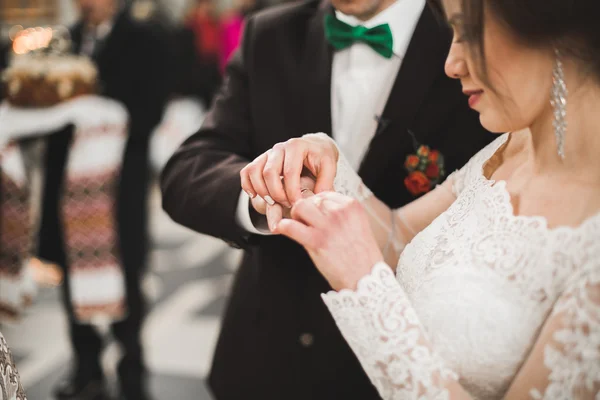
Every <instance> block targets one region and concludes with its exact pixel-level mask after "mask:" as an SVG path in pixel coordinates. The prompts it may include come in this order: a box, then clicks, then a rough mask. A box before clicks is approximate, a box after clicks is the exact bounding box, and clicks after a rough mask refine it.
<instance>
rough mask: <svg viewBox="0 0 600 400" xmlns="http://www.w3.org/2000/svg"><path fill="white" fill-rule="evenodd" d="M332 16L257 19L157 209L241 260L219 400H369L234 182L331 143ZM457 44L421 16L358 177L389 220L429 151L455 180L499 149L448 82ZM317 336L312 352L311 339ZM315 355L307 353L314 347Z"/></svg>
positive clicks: (311, 292)
mask: <svg viewBox="0 0 600 400" xmlns="http://www.w3.org/2000/svg"><path fill="white" fill-rule="evenodd" d="M330 12H332V9H331V6H330V5H329V4H328V3H318V2H317V1H309V2H303V3H296V4H290V5H284V6H281V7H276V8H273V9H268V10H266V11H264V12H261V13H258V14H256V15H255V16H253V17H251V18H250V19H249V20H248V22H247V25H246V28H245V35H244V38H243V43H242V45H241V49H240V51H238V52H237V54H235V55H234V57H233V59H232V61H231V62H230V64H229V66H228V69H227V76H226V78H225V82H224V85H223V87H222V88H221V91H220V93H219V94H218V95H217V97H216V100H215V103H214V105H213V107H212V109H211V110H210V112H209V114H208V116H207V117H206V120H205V122H204V125H203V127H202V128H201V129H200V131H199V132H198V133H196V134H195V135H194V136H192V137H191V138H190V139H189V140H187V141H186V142H185V143H184V144H183V145H182V146H181V148H180V149H179V150H178V151H177V152H176V154H175V155H174V156H173V158H172V159H171V160H170V162H169V163H168V165H167V166H166V168H165V170H164V172H163V176H162V190H163V206H164V208H165V210H166V211H167V212H168V213H169V214H170V215H171V217H172V218H173V219H174V220H175V221H177V222H179V223H181V224H183V225H185V226H187V227H190V228H192V229H194V230H196V231H198V232H203V233H206V234H209V235H213V236H216V237H220V238H223V239H224V240H226V241H228V242H229V243H232V244H234V245H236V246H239V247H243V248H244V249H245V250H246V251H245V256H244V259H243V262H242V265H241V267H240V269H239V271H238V273H237V276H236V279H235V283H234V287H233V291H232V297H231V299H230V301H229V305H228V308H227V311H226V315H225V318H224V321H223V328H222V332H221V336H220V338H219V342H218V345H217V349H216V354H215V359H214V363H213V367H212V372H211V376H210V384H211V387H212V389H213V391H214V392H215V394H216V397H217V399H219V400H224V399H227V400H228V399H242V398H244V399H245V398H248V399H250V398H251V399H288V400H289V399H302V400H305V399H324V400H325V399H327V400H331V399H361V400H366V399H375V398H378V396H377V394H376V391H375V389H374V388H373V386H372V385H371V384H370V382H369V380H368V378H367V377H366V376H365V374H364V372H363V371H362V369H361V367H360V365H359V364H358V362H357V360H356V358H355V356H354V355H353V353H352V352H351V350H350V349H349V347H348V346H347V344H346V343H345V341H344V339H343V338H342V336H341V335H340V333H339V331H338V329H337V327H336V326H335V324H334V322H333V320H332V318H331V316H330V314H329V313H328V311H327V310H326V308H325V306H324V304H323V302H322V300H321V298H320V294H321V293H323V292H326V291H327V290H329V286H328V284H327V283H326V281H325V280H324V279H323V278H322V277H321V276H320V274H319V272H318V271H317V270H316V269H315V267H314V265H313V264H312V263H311V261H310V259H309V257H308V256H307V254H306V253H305V252H304V250H303V249H302V248H301V247H300V246H299V245H297V244H296V243H294V242H292V241H290V240H288V239H286V238H284V237H280V236H254V235H249V234H248V232H246V231H245V230H243V229H242V228H240V226H239V225H238V223H237V222H236V218H235V215H236V205H237V202H238V197H239V194H240V177H239V172H240V170H241V169H242V168H243V167H244V166H245V165H246V164H247V163H248V161H249V160H252V159H253V158H255V157H256V156H258V155H260V154H261V153H262V152H264V151H266V150H267V149H269V148H271V147H272V146H273V145H274V144H275V143H277V142H281V141H285V140H287V139H289V138H292V137H298V136H301V135H303V134H305V133H310V132H320V131H322V132H331V112H330V86H331V61H332V49H331V47H330V46H329V45H328V43H327V42H326V40H325V36H324V28H323V19H324V16H325V14H326V13H330ZM450 39H451V38H450V33H449V31H448V30H447V28H445V27H444V26H442V25H440V24H438V22H437V21H436V20H435V19H434V16H433V13H432V12H431V10H429V9H425V11H424V12H423V14H422V16H421V18H420V21H419V22H418V25H417V27H416V31H415V33H414V36H413V39H412V41H411V43H410V46H409V48H408V51H407V54H406V56H405V58H404V61H403V64H402V67H401V70H400V71H399V74H398V76H397V79H396V81H395V82H393V83H392V82H390V84H393V90H392V92H391V95H390V97H389V100H388V103H387V105H386V107H385V110H384V112H383V115H382V123H381V124H380V127H379V129H378V132H377V134H376V136H375V137H374V138H373V140H372V142H371V144H370V148H369V150H368V153H367V154H366V157H365V158H364V161H363V162H362V165H361V167H360V175H361V176H362V178H363V180H364V182H365V183H366V184H367V186H368V187H370V188H371V189H372V190H373V192H374V193H375V194H376V195H377V196H378V197H379V198H380V199H382V200H383V201H384V202H386V203H387V204H388V205H389V206H391V207H399V206H402V205H403V204H406V203H407V202H410V201H411V200H413V196H412V195H411V194H410V193H409V192H408V190H407V189H406V187H405V186H404V184H403V180H404V178H405V177H406V172H405V169H404V166H403V163H404V160H405V158H406V156H407V155H408V154H411V153H414V152H415V148H414V147H413V144H412V139H411V137H410V135H409V134H408V132H407V131H408V130H409V129H410V130H411V131H412V132H414V133H415V135H416V136H417V138H418V139H419V141H420V142H421V143H422V144H426V145H429V146H431V147H432V148H435V149H438V150H440V152H441V153H442V154H443V155H444V156H445V158H446V168H447V170H448V171H452V170H454V169H457V168H459V167H461V166H462V165H463V164H465V163H466V161H468V159H469V158H470V157H471V156H472V155H473V154H474V153H476V152H477V151H478V150H479V149H480V148H482V147H483V146H484V145H485V144H487V143H488V142H489V141H490V140H491V139H492V138H493V137H492V135H491V134H489V133H487V132H485V131H484V130H483V129H482V128H481V126H480V125H479V121H478V116H477V115H476V114H475V113H474V112H472V111H471V110H469V108H468V106H467V100H466V98H465V97H464V96H463V95H462V93H461V88H460V83H459V82H457V81H453V80H451V79H449V78H447V77H446V76H445V75H444V69H443V67H444V61H445V57H446V55H447V52H448V48H449V44H450ZM306 333H309V334H310V335H312V336H311V338H312V339H313V340H312V343H308V342H310V340H309V341H307V340H301V339H300V338H301V337H303V338H304V339H306V338H307V336H303V335H304V334H306ZM307 344H308V345H307Z"/></svg>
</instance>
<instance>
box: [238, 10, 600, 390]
mask: <svg viewBox="0 0 600 400" xmlns="http://www.w3.org/2000/svg"><path fill="white" fill-rule="evenodd" d="M438 6H439V8H440V10H442V4H438ZM443 10H444V11H445V15H446V16H447V18H448V21H449V23H450V25H451V26H452V28H453V30H454V42H453V44H452V47H451V50H450V54H449V55H448V60H447V63H446V71H447V74H448V75H450V76H451V77H454V78H457V79H460V80H461V83H462V86H463V90H464V92H465V94H466V95H467V96H469V103H470V105H471V106H472V107H473V108H474V109H475V110H477V111H478V112H479V113H480V118H481V122H482V124H483V126H484V127H485V128H487V129H488V130H491V131H494V132H511V133H509V134H504V135H502V136H499V137H498V139H497V140H496V141H495V142H493V143H492V144H491V145H489V146H488V147H487V148H485V149H484V150H482V151H481V152H480V153H479V154H477V155H476V156H475V157H473V159H472V160H471V161H470V162H469V163H468V164H467V165H466V166H465V167H463V168H462V169H461V170H459V171H457V172H455V173H453V174H452V175H451V176H449V177H448V179H447V180H446V181H445V182H444V183H443V184H442V185H440V186H438V188H437V189H436V190H434V191H432V192H430V193H428V194H427V195H425V196H423V197H422V198H420V199H418V200H416V201H414V202H413V203H411V204H408V205H407V206H405V207H403V208H401V209H397V210H389V209H388V208H387V206H385V205H384V204H383V203H382V202H380V201H379V200H378V199H377V198H376V197H375V196H373V195H372V194H371V192H370V191H369V189H368V188H366V187H364V185H363V184H362V182H361V180H360V178H359V177H358V176H357V175H356V174H355V173H354V172H353V171H352V169H351V168H350V167H349V166H348V164H347V163H346V161H345V159H344V156H343V154H340V152H339V151H338V149H337V147H336V146H335V143H334V142H333V140H332V139H330V138H329V137H328V136H326V135H324V134H312V135H306V136H304V137H303V138H298V139H292V140H291V141H288V142H286V143H282V144H279V145H277V146H275V147H274V148H273V149H272V150H270V151H269V152H267V153H265V154H263V155H262V156H260V157H259V158H257V159H256V160H255V161H253V162H252V163H251V164H249V165H248V166H247V167H246V168H245V169H244V170H243V171H242V173H241V177H242V186H243V188H244V190H246V191H247V192H248V193H249V194H250V195H251V197H253V203H254V205H255V206H256V207H258V208H260V207H263V209H264V212H265V213H266V214H267V218H268V220H269V226H270V227H271V230H272V231H273V232H274V233H279V234H283V235H286V236H288V237H290V238H292V239H294V240H296V241H298V242H299V243H300V244H302V245H303V246H304V247H305V248H306V250H307V251H308V252H309V254H310V255H311V257H312V259H313V261H314V263H315V265H316V266H317V268H318V269H319V270H320V271H321V273H322V274H323V275H324V276H325V278H326V279H327V280H328V281H329V283H330V284H331V287H332V288H333V289H334V291H332V292H330V293H328V294H325V295H323V299H324V301H325V304H326V305H327V307H328V308H329V310H330V311H331V314H332V316H333V318H334V319H335V320H336V322H337V324H338V326H339V329H340V331H341V332H342V334H343V335H344V337H345V338H346V340H347V341H348V343H349V345H350V347H351V348H352V349H353V351H354V353H355V354H356V356H357V358H358V359H359V360H360V362H361V364H362V366H363V368H364V370H365V371H366V373H367V375H368V376H369V377H370V379H371V381H372V383H373V384H374V385H375V386H376V387H377V389H378V391H379V393H380V395H381V396H382V397H383V398H384V399H434V398H435V399H449V398H452V399H468V398H476V399H498V398H505V399H526V398H529V399H598V398H600V157H599V156H598V155H599V154H600V116H599V114H598V112H599V111H600V30H599V29H598V27H597V17H598V15H600V3H599V2H598V1H597V0H569V1H566V0H518V1H512V0H511V1H509V0H503V1H491V0H443ZM432 117H435V116H432ZM303 167H304V168H305V169H308V170H310V171H311V172H312V174H313V175H314V176H315V177H316V188H315V189H314V191H315V192H317V194H316V195H314V196H309V195H310V192H309V191H307V190H303V191H301V190H300V188H301V186H300V185H301V178H300V171H301V170H302V168H303ZM330 171H334V172H335V174H332V173H331V172H330ZM334 175H335V180H334V178H333V176H334ZM281 176H283V181H282V180H281V179H280V177H281ZM284 184H285V185H284ZM393 184H400V183H399V182H396V183H393ZM304 185H305V186H306V179H304ZM309 186H310V185H309ZM333 188H334V189H335V192H334V191H328V190H329V189H333ZM267 196H270V197H271V199H273V200H275V201H276V202H277V203H276V204H274V205H266V204H265V203H264V201H263V200H262V199H263V198H265V197H267ZM267 199H269V198H268V197H267ZM271 199H269V203H272V202H271V201H270V200H271ZM288 202H289V204H293V207H292V209H291V218H284V219H282V216H283V214H286V210H285V209H284V208H283V207H282V206H280V205H279V204H285V203H288ZM265 208H266V209H265ZM288 211H289V210H288ZM405 245H406V246H405ZM348 384H351V382H349V383H348Z"/></svg>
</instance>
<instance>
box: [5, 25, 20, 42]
mask: <svg viewBox="0 0 600 400" xmlns="http://www.w3.org/2000/svg"><path fill="white" fill-rule="evenodd" d="M22 30H23V27H22V26H21V25H15V26H13V27H11V28H10V29H9V31H8V37H9V38H10V40H15V39H16V38H17V35H19V34H20V33H21V31H22Z"/></svg>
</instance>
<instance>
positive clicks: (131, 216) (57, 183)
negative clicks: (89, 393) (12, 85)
mask: <svg viewBox="0 0 600 400" xmlns="http://www.w3.org/2000/svg"><path fill="white" fill-rule="evenodd" d="M72 138H73V128H72V127H66V128H64V129H62V130H60V131H58V132H55V133H54V134H52V135H51V136H49V137H48V138H47V139H46V141H47V142H46V143H47V148H46V157H45V184H44V192H43V197H42V199H43V200H42V201H43V203H42V204H43V209H42V215H41V223H40V234H39V243H38V255H39V257H41V258H42V259H45V260H48V261H51V262H54V263H56V264H58V265H59V266H61V268H63V272H64V282H63V290H62V300H63V303H64V306H65V310H66V311H67V314H68V317H69V333H70V339H71V345H72V347H73V351H74V354H75V358H76V359H75V361H76V363H77V368H78V372H79V373H81V374H85V375H89V376H94V375H98V374H100V373H101V369H100V361H99V360H100V353H101V351H102V348H103V340H102V338H101V337H100V336H99V335H98V333H97V332H96V330H95V329H94V327H93V326H91V325H88V324H81V323H78V322H77V320H76V319H75V317H74V313H73V307H72V302H71V298H70V288H69V268H68V260H67V257H66V252H65V247H64V235H63V225H62V223H61V219H60V215H61V213H60V192H61V190H60V189H61V187H62V184H63V181H64V175H65V167H66V162H67V155H68V149H69V146H70V143H71V141H72ZM146 164H147V152H145V151H144V150H143V149H142V150H141V151H135V152H134V151H131V150H130V149H129V148H128V149H126V151H125V155H124V161H123V166H122V172H121V181H120V183H119V188H128V189H130V190H127V191H125V190H119V194H118V198H117V204H118V209H117V226H118V231H119V232H118V234H119V243H120V247H121V257H122V261H123V270H124V275H125V286H126V293H127V295H126V301H127V308H128V310H127V311H128V314H127V317H126V318H125V319H124V320H122V321H119V322H116V323H114V324H112V326H111V331H112V334H113V336H114V338H115V339H116V340H117V341H118V342H119V343H120V344H121V347H122V350H123V353H124V354H123V358H122V359H121V361H120V363H119V367H118V372H119V378H120V381H121V386H122V389H123V390H124V391H125V393H131V392H133V393H135V392H136V391H137V390H138V389H139V387H140V385H143V384H144V382H143V381H144V379H145V375H146V374H145V368H144V362H143V352H142V346H141V341H140V332H141V328H142V323H143V319H144V316H145V311H146V307H145V303H144V299H143V294H142V292H141V279H142V275H143V273H144V272H145V265H146V254H147V242H148V241H147V203H146V197H147V186H148V168H147V165H146Z"/></svg>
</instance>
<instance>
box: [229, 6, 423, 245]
mask: <svg viewBox="0 0 600 400" xmlns="http://www.w3.org/2000/svg"><path fill="white" fill-rule="evenodd" d="M425 1H426V0H397V1H396V2H395V3H394V4H392V5H391V6H389V7H388V8H386V9H385V10H383V11H382V12H380V13H379V14H377V15H376V16H374V17H373V18H371V19H370V20H368V21H360V20H359V19H357V18H355V17H352V16H349V15H345V14H342V13H341V12H339V11H336V12H335V14H336V18H337V19H339V20H340V21H342V22H345V23H347V24H349V25H353V26H357V25H363V26H364V27H366V28H373V27H375V26H377V25H381V24H386V23H387V24H388V25H389V27H390V30H391V31H392V36H393V40H394V44H393V53H394V54H393V55H392V57H391V58H385V57H383V56H381V55H380V54H378V53H377V52H375V51H374V50H373V49H372V48H371V47H370V46H369V45H367V44H365V43H360V42H357V43H354V44H353V45H352V46H350V47H348V48H346V49H344V50H341V51H336V52H335V53H334V56H333V64H332V73H331V125H332V130H333V132H332V135H333V138H334V139H335V141H336V143H337V145H338V147H339V148H340V151H341V152H342V153H343V154H344V155H345V156H346V158H347V159H348V161H349V162H350V164H351V165H352V166H353V167H354V168H355V169H356V170H358V167H359V165H360V163H361V161H362V159H363V157H364V155H365V153H366V151H367V149H368V147H369V143H370V142H371V140H372V139H373V136H374V135H375V132H376V130H377V125H378V124H377V119H376V117H378V116H381V114H382V112H383V109H384V107H385V104H386V103H387V100H388V97H389V95H390V92H391V90H392V86H393V84H394V81H395V79H396V76H397V75H398V71H399V70H400V66H401V64H402V60H403V58H404V55H405V54H406V49H407V48H408V45H409V43H410V41H411V39H412V35H413V32H414V30H415V27H416V26H417V22H418V21H419V18H420V16H421V13H422V12H423V9H424V7H425ZM307 133H312V132H307ZM248 201H249V198H248V195H247V194H246V193H245V192H244V191H243V190H242V191H241V194H240V198H239V202H238V208H237V215H236V217H237V220H238V223H239V224H240V225H241V226H242V227H243V228H244V229H246V230H248V231H249V232H252V233H258V234H268V233H269V230H268V228H267V227H266V224H264V226H257V227H255V226H254V224H253V223H252V221H251V219H250V212H249V209H248Z"/></svg>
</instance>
